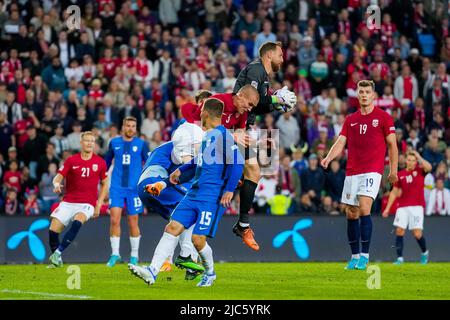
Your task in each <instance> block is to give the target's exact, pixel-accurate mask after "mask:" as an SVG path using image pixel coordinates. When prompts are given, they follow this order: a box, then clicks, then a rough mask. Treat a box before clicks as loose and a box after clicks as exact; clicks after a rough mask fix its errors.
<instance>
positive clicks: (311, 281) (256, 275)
mask: <svg viewBox="0 0 450 320" xmlns="http://www.w3.org/2000/svg"><path fill="white" fill-rule="evenodd" d="M371 265H372V266H378V267H379V270H380V284H381V288H380V289H368V287H367V280H368V278H369V277H370V276H373V275H374V274H373V273H367V272H365V271H358V270H351V271H348V270H344V267H345V263H217V264H216V273H217V280H216V282H215V284H214V286H213V287H210V288H197V287H196V286H195V285H196V283H197V281H194V282H193V281H186V280H184V271H182V270H178V269H176V268H175V269H174V270H173V271H171V272H161V273H160V274H159V276H158V279H157V282H156V283H155V284H154V285H152V286H150V287H149V286H147V285H146V284H145V283H144V282H143V281H142V280H140V279H138V278H135V277H134V276H132V275H131V273H130V272H129V270H128V268H127V266H126V264H118V265H116V266H115V267H114V268H111V269H110V268H107V267H106V266H105V265H99V264H79V265H78V266H79V268H80V269H79V270H80V289H72V290H71V289H68V287H67V282H68V279H69V277H71V276H73V275H74V274H73V273H68V271H70V269H68V267H69V266H70V265H68V264H66V265H64V267H63V268H60V269H47V268H46V265H43V264H36V265H0V299H76V300H79V299H163V300H165V299H171V300H177V299H186V300H203V299H208V300H210V299H213V300H223V299H233V300H244V299H245V300H246V299H256V300H260V299H274V300H278V299H286V300H289V299H295V300H299V299H345V300H348V299H450V286H449V285H448V284H449V283H450V263H430V264H428V265H425V266H424V265H420V264H418V263H405V264H404V265H401V266H394V265H392V264H390V263H372V264H371ZM70 280H73V278H71V279H69V282H70V283H72V284H74V283H75V282H71V281H70ZM369 282H371V281H370V280H369ZM371 283H372V284H373V283H374V282H373V281H372V282H371Z"/></svg>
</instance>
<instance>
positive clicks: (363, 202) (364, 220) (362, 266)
mask: <svg viewBox="0 0 450 320" xmlns="http://www.w3.org/2000/svg"><path fill="white" fill-rule="evenodd" d="M372 203H373V199H372V198H371V197H367V196H362V195H361V196H359V220H360V230H361V255H360V257H359V261H358V264H357V265H356V269H358V270H366V268H367V265H368V264H369V248H370V240H371V238H372V218H371V216H370V210H371V208H372Z"/></svg>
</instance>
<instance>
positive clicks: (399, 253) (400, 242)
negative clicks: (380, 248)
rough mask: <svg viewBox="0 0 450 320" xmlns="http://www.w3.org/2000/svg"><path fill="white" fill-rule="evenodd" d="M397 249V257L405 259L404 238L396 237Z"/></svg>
mask: <svg viewBox="0 0 450 320" xmlns="http://www.w3.org/2000/svg"><path fill="white" fill-rule="evenodd" d="M395 248H396V250H397V257H398V258H400V257H403V236H396V237H395Z"/></svg>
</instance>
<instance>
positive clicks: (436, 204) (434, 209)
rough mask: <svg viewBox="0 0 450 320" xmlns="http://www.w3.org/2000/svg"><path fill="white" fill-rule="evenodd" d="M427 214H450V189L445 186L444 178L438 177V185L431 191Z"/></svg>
mask: <svg viewBox="0 0 450 320" xmlns="http://www.w3.org/2000/svg"><path fill="white" fill-rule="evenodd" d="M426 215H427V216H431V215H440V216H445V215H450V191H449V190H448V189H447V188H444V180H443V179H437V180H436V187H435V188H434V189H433V190H431V192H430V197H429V199H428V203H427V211H426Z"/></svg>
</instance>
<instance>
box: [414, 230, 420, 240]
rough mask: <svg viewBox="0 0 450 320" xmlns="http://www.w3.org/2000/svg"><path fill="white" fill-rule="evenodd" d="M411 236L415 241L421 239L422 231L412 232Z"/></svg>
mask: <svg viewBox="0 0 450 320" xmlns="http://www.w3.org/2000/svg"><path fill="white" fill-rule="evenodd" d="M413 235H414V238H416V239H420V238H422V230H420V229H415V230H413Z"/></svg>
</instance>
